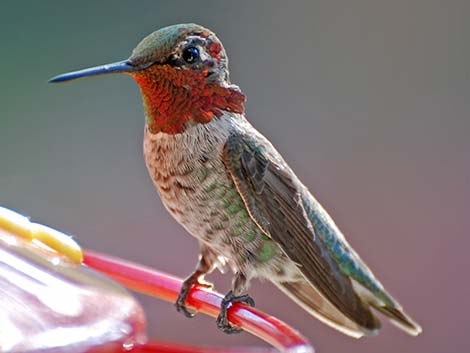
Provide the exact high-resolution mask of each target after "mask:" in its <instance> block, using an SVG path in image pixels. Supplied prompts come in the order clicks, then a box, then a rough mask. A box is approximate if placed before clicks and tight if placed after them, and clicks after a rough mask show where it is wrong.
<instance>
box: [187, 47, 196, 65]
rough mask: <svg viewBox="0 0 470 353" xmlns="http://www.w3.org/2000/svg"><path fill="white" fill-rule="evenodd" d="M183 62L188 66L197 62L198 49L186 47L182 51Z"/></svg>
mask: <svg viewBox="0 0 470 353" xmlns="http://www.w3.org/2000/svg"><path fill="white" fill-rule="evenodd" d="M183 60H184V61H186V62H187V63H188V64H194V63H195V62H197V61H198V60H199V49H198V48H196V47H187V48H185V49H184V50H183Z"/></svg>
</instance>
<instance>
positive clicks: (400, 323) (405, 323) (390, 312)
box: [373, 304, 423, 336]
mask: <svg viewBox="0 0 470 353" xmlns="http://www.w3.org/2000/svg"><path fill="white" fill-rule="evenodd" d="M373 305H374V304H373ZM374 307H375V308H376V309H377V310H378V311H380V312H381V313H382V314H384V315H385V316H387V317H388V318H389V319H390V322H391V323H392V324H394V325H395V326H397V327H398V328H399V329H401V330H403V331H405V332H406V333H408V334H409V335H412V336H417V335H419V334H420V333H421V332H422V331H423V329H422V328H421V326H419V325H418V324H417V323H416V322H415V321H413V319H412V318H411V317H409V316H408V315H406V314H405V312H404V311H403V310H402V309H401V308H391V307H387V306H380V305H374Z"/></svg>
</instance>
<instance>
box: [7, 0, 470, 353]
mask: <svg viewBox="0 0 470 353" xmlns="http://www.w3.org/2000/svg"><path fill="white" fill-rule="evenodd" d="M469 13H470V2H468V1H466V0H462V1H434V0H422V1H408V0H398V1H377V0H369V1H354V2H352V1H328V0H322V1H293V2H287V1H264V2H263V1H232V2H229V1H204V0H199V1H116V0H114V1H99V2H94V1H69V2H66V1H29V2H26V1H6V0H3V1H2V2H1V4H0V114H1V115H0V166H1V169H0V201H1V204H3V205H5V206H8V207H10V208H14V209H16V210H18V211H20V212H22V213H24V214H26V215H30V216H32V217H33V218H34V219H35V220H38V221H40V222H44V223H47V224H49V225H51V226H54V227H56V228H59V229H62V230H64V231H67V232H70V233H72V234H74V235H76V236H77V238H78V239H79V241H80V242H81V244H82V245H83V246H85V247H90V248H94V249H98V250H103V251H107V252H109V253H112V254H115V255H119V256H123V257H125V258H129V259H132V260H137V261H140V262H142V263H145V264H147V265H150V266H153V267H156V268H158V269H161V270H164V271H167V272H170V273H173V274H176V275H179V276H185V275H187V274H189V273H190V271H191V270H192V269H193V267H194V265H195V262H196V258H197V250H198V248H197V244H196V241H195V240H194V239H193V238H191V237H190V236H189V235H188V234H186V232H185V231H184V230H183V228H182V227H180V226H179V225H178V224H177V223H176V222H175V221H174V220H173V219H172V218H171V217H170V216H169V215H168V214H167V212H166V211H165V210H164V208H163V206H162V204H161V203H160V200H159V198H158V196H157V193H156V192H155V190H154V188H153V186H152V183H151V181H150V178H149V177H148V175H147V171H146V169H145V166H144V162H143V158H142V151H141V150H142V134H143V123H144V118H143V111H142V106H141V101H140V96H139V91H138V88H137V86H136V85H135V83H134V82H133V81H132V80H131V79H130V78H128V77H124V76H122V77H118V76H116V77H111V76H108V77H102V78H94V79H88V80H82V81H79V82H74V83H70V84H64V85H54V86H53V85H49V84H47V83H46V82H47V79H48V78H49V77H51V76H53V75H56V74H59V73H62V72H65V71H69V70H72V69H78V68H82V67H86V66H91V65H97V64H103V63H107V62H112V61H116V60H121V59H125V58H127V56H128V55H129V53H130V51H131V49H132V48H133V47H134V46H135V45H136V44H137V42H138V41H139V40H140V39H141V38H142V37H144V36H145V35H147V34H148V33H150V32H152V31H154V30H156V29H158V28H159V27H162V26H165V25H169V24H174V23H181V22H197V23H200V24H202V25H205V26H206V27H209V28H212V29H213V30H214V31H215V32H216V33H217V34H218V36H219V37H220V38H221V39H222V41H223V43H224V44H225V47H226V49H227V51H228V53H229V57H230V62H231V65H230V68H231V78H232V81H233V82H234V83H237V84H239V85H240V86H241V87H242V89H243V91H244V92H245V93H246V94H247V96H248V105H247V111H248V118H249V119H250V120H251V121H252V123H253V124H254V125H255V126H256V127H257V128H259V129H260V130H261V131H262V132H263V133H264V134H266V135H267V136H268V137H269V138H271V140H272V141H273V143H274V144H275V145H276V146H277V148H278V149H279V150H280V151H281V152H282V153H283V155H284V156H285V158H286V160H287V161H288V162H289V163H290V165H291V166H292V167H293V169H294V170H295V171H296V172H297V174H298V175H299V177H300V178H301V179H302V180H303V181H304V183H305V184H306V185H308V186H309V187H310V188H311V190H312V191H313V192H314V193H315V194H316V195H317V197H318V198H319V199H320V200H321V201H322V203H323V204H324V205H325V206H326V208H327V209H328V210H329V211H330V213H331V214H332V215H333V217H334V218H335V220H336V221H337V223H338V224H339V225H340V226H341V228H342V229H343V231H344V232H345V234H346V235H347V236H348V239H349V240H350V242H351V243H352V244H353V245H354V247H355V248H356V250H357V251H358V252H359V253H360V254H361V255H362V257H363V258H364V259H365V260H366V262H367V263H368V264H369V265H370V266H371V267H372V269H373V270H374V272H375V273H376V274H377V275H378V276H379V277H380V278H381V280H382V281H383V282H384V283H385V285H386V287H387V288H388V289H389V290H390V291H391V293H393V294H394V295H395V296H396V297H397V298H399V299H400V301H401V302H402V304H403V305H404V306H405V308H406V309H407V311H408V312H409V313H410V314H412V315H413V316H414V317H415V318H416V319H417V320H418V321H419V322H420V323H421V324H422V325H423V327H424V333H423V334H422V335H421V336H419V337H417V338H411V337H408V336H406V335H405V334H402V333H401V332H400V331H398V330H396V329H395V328H393V327H392V326H391V325H389V324H387V323H384V328H383V330H382V332H381V334H380V335H379V336H377V337H374V338H366V339H361V340H359V341H355V340H353V339H350V338H348V337H345V336H342V335H341V334H339V333H337V332H335V331H333V330H331V329H329V328H327V327H325V326H323V325H322V324H321V323H319V322H318V321H316V320H315V319H313V318H311V317H309V316H308V315H307V314H306V313H304V312H303V311H302V310H301V309H299V308H298V307H297V306H296V305H295V304H293V303H292V302H291V301H289V300H288V299H287V297H285V296H284V295H283V294H281V293H280V292H278V291H277V290H276V289H275V288H274V287H273V286H272V285H270V284H268V283H259V282H256V283H254V284H253V288H252V291H251V294H252V295H253V296H254V298H255V299H256V302H257V304H258V307H259V308H260V309H262V310H264V311H267V312H269V313H272V314H274V315H276V316H278V317H279V318H281V319H283V320H285V321H286V322H287V323H289V324H291V325H292V326H294V327H296V328H298V329H299V330H300V331H301V332H303V333H304V334H305V335H306V336H307V337H309V339H310V340H311V341H312V342H313V343H314V345H315V347H316V348H317V350H318V352H340V351H347V352H351V353H352V352H361V353H366V352H426V353H431V352H464V351H468V350H469V348H470V344H469V343H468V338H467V336H468V333H467V330H468V329H469V328H470V324H469V314H470V311H469V305H468V298H469V295H470V290H469V289H470V284H469V283H468V280H469V275H468V272H467V268H468V266H469V264H470V262H469V259H468V251H469V250H468V249H469V246H470V238H469V236H468V230H469V229H470V216H469V206H468V202H469V201H468V200H469V199H470V138H469V132H470V64H469V63H470V50H469V38H470V21H469V20H468V16H469ZM211 279H213V280H215V281H216V285H217V289H218V290H219V291H221V292H225V291H226V290H227V289H228V288H229V285H230V275H226V276H221V275H219V274H214V275H213V276H212V277H211ZM139 298H140V299H141V301H142V303H143V304H144V306H145V307H146V311H147V314H148V319H149V332H150V335H151V336H153V337H156V338H160V339H168V340H175V341H181V342H190V343H200V344H219V345H227V346H229V345H235V344H259V343H260V342H259V341H258V340H257V339H256V338H254V337H251V336H249V335H248V334H241V335H237V336H226V335H224V334H222V333H220V332H218V331H217V329H216V328H215V325H214V322H213V319H211V318H208V317H205V316H202V315H200V316H197V317H196V318H194V319H192V320H189V319H186V318H184V317H183V316H181V315H178V314H177V313H176V312H175V309H174V307H173V306H172V305H169V304H168V303H164V302H161V301H159V300H154V299H149V298H145V297H141V296H139ZM0 300H1V298H0Z"/></svg>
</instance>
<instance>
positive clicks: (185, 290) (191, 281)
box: [175, 274, 214, 318]
mask: <svg viewBox="0 0 470 353" xmlns="http://www.w3.org/2000/svg"><path fill="white" fill-rule="evenodd" d="M194 285H198V286H202V287H206V288H208V289H213V288H214V285H213V284H212V283H209V282H206V281H201V280H199V274H197V275H195V274H193V275H191V276H189V277H188V278H186V279H185V280H184V282H183V285H182V286H181V289H180V292H179V294H178V299H176V303H175V306H176V310H177V311H178V312H179V313H182V314H183V315H184V316H186V317H189V318H192V317H194V316H195V315H196V314H197V311H196V310H191V309H189V308H188V307H187V306H186V299H187V298H188V295H189V291H190V290H191V288H192V287H193V286H194Z"/></svg>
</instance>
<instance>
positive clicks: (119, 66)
mask: <svg viewBox="0 0 470 353" xmlns="http://www.w3.org/2000/svg"><path fill="white" fill-rule="evenodd" d="M140 69H141V68H139V67H137V66H134V65H132V64H131V63H130V62H129V61H128V60H124V61H118V62H116V63H112V64H106V65H101V66H95V67H90V68H88V69H83V70H79V71H72V72H67V73H65V74H62V75H58V76H55V77H53V78H51V79H50V80H49V82H54V83H55V82H66V81H71V80H76V79H77V78H82V77H88V76H98V75H107V74H117V73H126V72H132V71H138V70H140Z"/></svg>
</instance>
